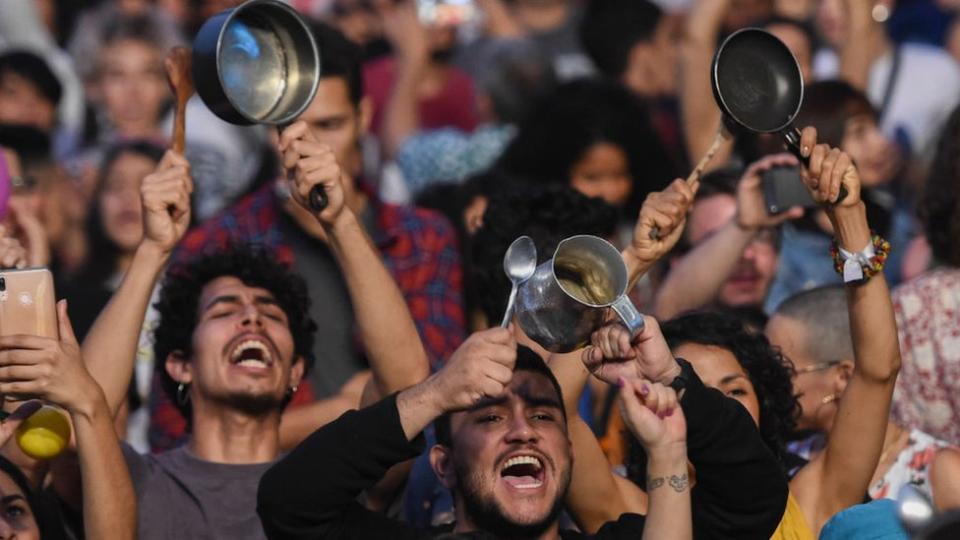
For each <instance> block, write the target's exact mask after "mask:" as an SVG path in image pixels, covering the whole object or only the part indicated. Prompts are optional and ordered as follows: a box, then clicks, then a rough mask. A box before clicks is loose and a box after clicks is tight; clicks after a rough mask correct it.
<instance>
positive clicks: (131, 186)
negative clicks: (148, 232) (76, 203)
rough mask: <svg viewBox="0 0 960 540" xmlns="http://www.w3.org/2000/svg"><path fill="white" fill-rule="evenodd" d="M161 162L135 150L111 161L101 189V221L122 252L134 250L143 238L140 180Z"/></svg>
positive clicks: (105, 231) (104, 229)
mask: <svg viewBox="0 0 960 540" xmlns="http://www.w3.org/2000/svg"><path fill="white" fill-rule="evenodd" d="M156 166H157V164H156V162H154V161H153V160H152V159H150V158H148V157H146V156H144V155H141V154H136V153H133V152H124V153H123V154H121V155H120V156H119V157H117V159H115V160H114V161H113V163H112V164H111V165H110V168H109V170H107V173H106V176H105V177H104V180H103V187H102V189H101V190H100V201H99V204H100V224H101V226H102V227H103V231H104V233H106V235H107V238H109V239H110V240H111V241H112V242H113V243H115V244H116V245H117V246H118V247H119V248H120V250H121V251H122V252H125V253H131V252H133V251H134V250H135V249H136V248H137V245H139V244H140V240H141V239H142V238H143V207H142V205H141V202H140V184H141V183H142V182H143V179H144V178H145V177H146V176H147V175H148V174H150V173H151V172H153V170H154V169H155V168H156Z"/></svg>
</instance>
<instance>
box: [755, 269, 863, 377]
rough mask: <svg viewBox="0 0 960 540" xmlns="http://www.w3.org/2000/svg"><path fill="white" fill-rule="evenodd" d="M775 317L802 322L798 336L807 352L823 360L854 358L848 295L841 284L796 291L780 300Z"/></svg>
mask: <svg viewBox="0 0 960 540" xmlns="http://www.w3.org/2000/svg"><path fill="white" fill-rule="evenodd" d="M774 316H775V317H785V318H787V319H790V320H791V321H794V322H797V323H800V324H801V325H802V326H803V329H804V330H805V331H804V332H802V334H803V336H802V337H801V336H798V338H799V339H800V340H801V342H800V343H798V345H801V346H802V347H803V348H804V349H805V352H806V353H807V354H809V355H810V356H811V357H813V358H816V359H818V360H820V361H826V360H841V359H853V340H852V339H851V337H850V317H849V314H848V313H847V295H846V292H845V291H844V290H843V286H842V285H828V286H826V287H819V288H816V289H811V290H809V291H804V292H801V293H799V294H797V295H794V296H792V297H790V298H789V299H787V300H786V301H784V302H783V303H782V304H780V307H778V308H777V311H776V313H774Z"/></svg>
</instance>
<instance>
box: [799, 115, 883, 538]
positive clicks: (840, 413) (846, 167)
mask: <svg viewBox="0 0 960 540" xmlns="http://www.w3.org/2000/svg"><path fill="white" fill-rule="evenodd" d="M801 145H802V147H803V148H805V149H808V150H812V151H809V152H808V155H810V167H809V169H808V170H806V171H805V173H804V175H803V176H804V182H805V184H806V185H807V187H808V189H809V190H810V191H811V193H812V194H813V196H814V199H816V200H817V201H818V202H820V203H822V204H824V205H826V206H825V208H826V211H827V215H828V216H829V218H830V222H831V223H832V224H833V230H834V234H835V235H836V238H837V243H838V245H839V246H840V247H841V248H843V249H845V250H847V251H849V252H851V253H859V252H860V251H862V250H864V249H865V248H866V247H867V246H868V245H869V244H870V242H871V234H870V227H869V225H868V224H867V217H866V210H865V209H864V205H863V202H862V201H861V200H860V177H859V175H858V173H857V169H856V168H855V167H854V166H853V163H852V161H851V159H850V157H849V156H848V155H847V154H845V153H844V152H841V151H840V150H837V149H835V148H833V149H831V148H830V147H828V146H827V145H824V144H822V145H817V144H816V130H814V129H813V128H807V129H805V130H804V132H803V138H802V141H801ZM841 184H842V185H843V186H844V187H845V188H846V191H847V196H846V198H844V199H843V200H838V199H839V192H840V186H841ZM846 289H847V309H848V310H849V315H850V332H851V337H852V339H853V350H854V361H855V367H854V370H853V374H852V376H851V379H850V383H849V384H848V385H847V388H846V390H844V393H843V397H842V399H841V400H840V402H839V405H838V410H837V416H836V420H835V422H834V426H833V429H832V430H831V432H830V437H829V440H828V442H827V447H826V449H825V450H824V452H823V453H822V454H821V455H820V456H819V457H818V458H817V459H815V460H814V461H813V462H811V463H810V465H808V466H807V467H806V468H805V469H804V470H801V471H800V473H799V474H798V475H797V477H796V478H795V479H794V482H797V483H798V485H803V484H808V485H809V484H810V483H813V484H818V485H819V486H820V487H819V489H815V490H813V489H804V491H803V494H802V495H803V497H802V499H801V498H799V497H798V502H799V503H800V504H801V508H805V509H814V510H813V511H812V512H811V511H808V510H805V513H806V514H807V518H808V520H810V525H811V528H813V530H814V533H816V534H819V531H820V528H821V527H823V524H824V523H825V522H826V521H827V519H829V518H830V516H832V515H833V514H834V513H836V512H838V511H840V510H842V509H844V508H847V507H848V506H852V505H854V504H858V503H860V502H862V500H863V495H864V493H865V492H866V490H867V487H868V486H869V485H870V480H871V478H872V477H873V473H874V471H875V470H876V467H877V461H878V459H879V457H880V452H881V449H882V446H883V438H884V434H885V432H886V426H887V420H888V417H889V414H890V401H891V399H892V396H893V388H894V383H895V382H896V379H897V373H898V372H899V369H900V348H899V344H898V342H897V326H896V321H895V319H894V314H893V304H892V303H891V300H890V291H889V289H888V288H887V282H886V280H885V279H884V277H883V272H879V273H877V274H876V275H874V276H873V277H871V278H869V279H867V280H866V281H859V282H851V283H848V284H847V286H846Z"/></svg>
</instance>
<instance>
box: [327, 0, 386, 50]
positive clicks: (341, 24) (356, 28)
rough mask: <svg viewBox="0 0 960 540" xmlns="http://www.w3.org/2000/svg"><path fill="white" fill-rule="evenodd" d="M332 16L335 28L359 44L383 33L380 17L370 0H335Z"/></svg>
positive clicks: (365, 42) (363, 43)
mask: <svg viewBox="0 0 960 540" xmlns="http://www.w3.org/2000/svg"><path fill="white" fill-rule="evenodd" d="M333 17H334V19H333V20H334V24H336V26H337V29H339V30H340V31H341V32H343V35H345V36H347V39H349V40H350V41H352V42H354V43H357V44H359V45H365V44H367V43H369V42H371V41H373V40H375V39H377V38H378V37H380V36H381V35H382V33H383V30H382V28H381V24H380V17H378V16H377V13H376V11H375V10H374V9H373V4H372V3H371V2H370V0H336V1H335V2H334V3H333Z"/></svg>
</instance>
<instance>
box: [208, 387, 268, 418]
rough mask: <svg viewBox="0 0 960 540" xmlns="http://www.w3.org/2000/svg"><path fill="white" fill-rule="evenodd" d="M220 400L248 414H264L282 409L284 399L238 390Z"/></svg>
mask: <svg viewBox="0 0 960 540" xmlns="http://www.w3.org/2000/svg"><path fill="white" fill-rule="evenodd" d="M218 401H220V403H222V404H224V405H226V406H228V407H230V408H231V409H235V410H237V411H239V412H241V413H243V414H246V415H248V416H263V415H265V414H268V413H272V412H275V411H278V410H280V409H281V408H282V407H283V402H284V399H283V398H282V397H281V398H279V399H278V398H277V396H273V395H270V394H260V395H251V394H244V393H241V392H236V393H233V394H228V395H226V396H223V397H222V398H221V399H219V400H218Z"/></svg>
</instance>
